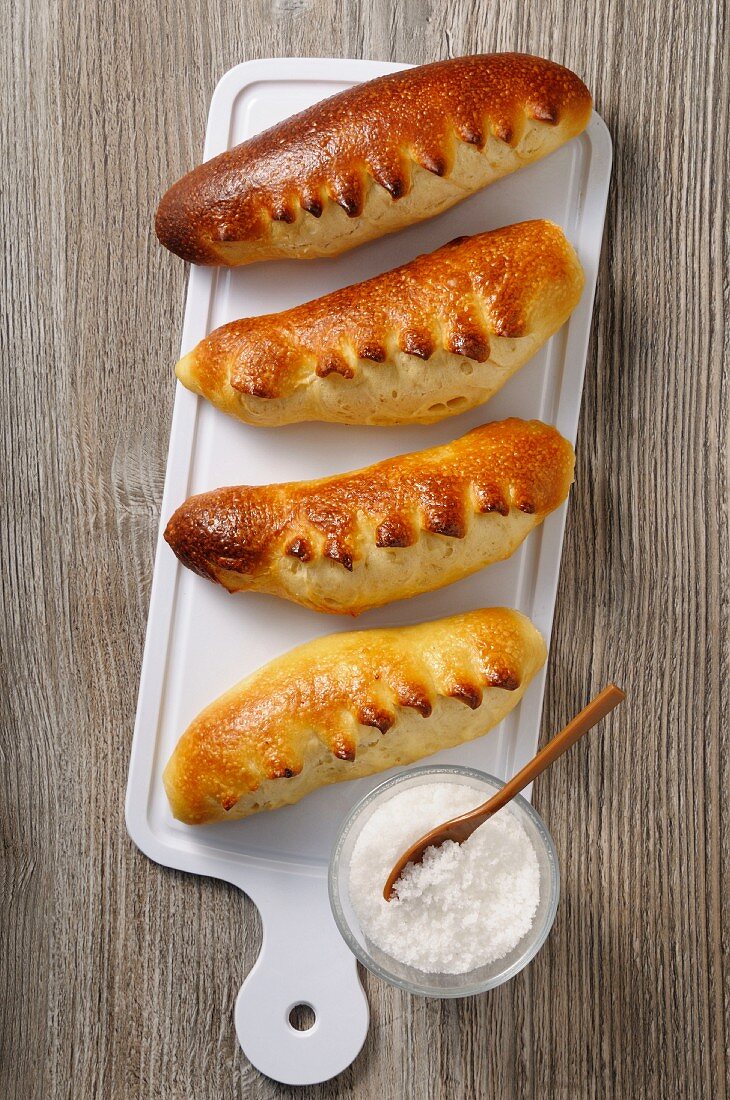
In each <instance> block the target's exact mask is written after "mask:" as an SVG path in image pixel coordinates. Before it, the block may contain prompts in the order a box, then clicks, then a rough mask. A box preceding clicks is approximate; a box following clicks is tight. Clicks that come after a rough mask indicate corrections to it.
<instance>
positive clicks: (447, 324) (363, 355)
mask: <svg viewBox="0 0 730 1100" xmlns="http://www.w3.org/2000/svg"><path fill="white" fill-rule="evenodd" d="M582 286H583V272H582V269H581V266H580V263H579V262H578V257H577V256H576V254H575V251H574V249H573V247H572V245H571V244H570V243H569V241H568V240H567V239H566V237H565V234H564V233H563V231H562V230H561V229H560V228H559V227H558V226H557V225H554V224H553V223H552V222H549V221H528V222H520V223H519V224H517V225H508V226H505V227H503V228H502V229H496V230H493V231H492V232H490V233H479V234H477V235H476V236H474V237H460V238H457V240H455V241H451V242H450V243H449V244H446V245H444V246H443V247H442V248H438V249H436V251H435V252H430V253H427V254H425V255H423V256H418V257H417V258H416V259H415V260H411V262H410V263H407V264H404V265H403V266H402V267H398V268H395V269H394V270H393V271H386V272H384V273H383V274H382V275H376V276H375V277H374V278H372V279H368V280H367V281H366V282H364V283H356V284H355V285H353V286H347V287H344V288H343V289H342V290H336V291H334V293H332V294H327V295H325V296H324V297H323V298H317V299H315V300H314V301H311V302H305V303H304V304H303V305H300V306H295V307H294V308H293V309H288V310H286V311H284V312H282V313H277V314H268V315H265V316H262V317H244V318H242V319H241V320H238V321H232V322H231V323H230V324H227V325H223V326H221V328H218V329H216V330H215V331H214V332H212V333H211V334H210V335H209V336H207V337H206V338H205V339H204V340H202V341H201V342H200V343H199V344H198V345H197V347H196V348H195V349H194V351H192V352H191V353H190V356H189V358H190V359H191V360H192V361H193V366H192V367H191V368H190V369H192V370H193V372H194V375H195V379H196V385H197V386H198V387H199V389H200V391H201V392H202V393H204V394H208V393H211V394H212V393H215V392H216V391H217V390H218V389H219V388H220V387H221V386H223V385H225V384H226V383H230V385H231V386H232V387H233V389H234V390H238V391H239V392H240V393H245V394H249V395H250V396H252V397H261V398H276V397H286V396H288V395H289V394H291V393H292V392H293V391H294V390H295V389H296V388H297V386H299V385H301V384H302V383H304V382H306V380H307V378H308V377H309V376H311V375H312V372H314V374H316V375H318V376H319V377H320V378H324V377H326V376H327V375H329V374H335V373H336V374H339V375H341V376H342V377H344V378H353V377H354V376H355V373H356V371H357V361H358V360H371V361H373V362H376V363H382V362H384V361H385V360H386V358H387V357H388V355H389V354H392V351H393V350H394V345H395V346H397V347H398V348H399V349H400V350H401V351H404V352H406V353H407V354H408V355H414V356H418V357H419V358H421V359H429V358H430V357H431V356H432V355H433V353H434V352H435V351H436V350H438V349H439V348H444V349H445V350H446V351H450V352H453V353H454V354H456V355H463V356H465V357H466V358H468V359H472V360H474V361H475V362H477V363H484V362H486V360H487V359H488V358H489V355H490V340H491V339H494V338H495V337H505V338H508V339H514V338H518V337H522V336H525V335H529V334H530V333H531V332H532V331H533V330H534V329H535V328H536V327H539V328H540V329H542V328H543V327H545V315H547V316H549V317H550V318H553V317H554V318H556V323H555V324H554V325H550V326H548V327H549V328H554V327H557V325H558V324H560V323H562V321H564V319H565V318H566V317H567V316H568V315H569V313H570V311H571V309H572V308H573V307H574V306H575V303H576V302H577V300H578V298H579V297H580V293H581V289H582ZM536 311H537V312H539V314H540V315H539V317H535V316H534V314H535V313H536Z"/></svg>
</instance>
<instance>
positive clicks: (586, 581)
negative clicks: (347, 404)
mask: <svg viewBox="0 0 730 1100" xmlns="http://www.w3.org/2000/svg"><path fill="white" fill-rule="evenodd" d="M2 19H3V24H4V28H3V29H4V33H3V35H2V47H1V49H2V78H3V79H2V85H1V87H0V97H1V98H2V101H3V103H2V106H3V110H2V115H1V116H0V117H1V120H2V121H0V151H1V153H2V172H3V187H2V193H1V194H0V224H1V225H2V231H3V240H4V242H5V247H4V249H3V268H4V270H3V298H4V306H5V308H4V310H3V323H2V327H1V328H0V341H1V344H2V353H3V354H2V362H3V370H2V375H1V376H0V392H1V394H2V409H3V419H2V426H1V428H0V456H1V457H0V461H1V462H2V477H0V493H1V494H2V506H3V522H2V525H1V526H0V547H1V552H2V566H3V568H2V611H3V621H4V632H3V640H2V661H1V666H0V667H1V669H2V678H3V685H2V688H3V690H2V696H1V698H2V704H1V705H2V719H3V721H2V730H3V739H2V762H3V779H2V793H3V796H4V802H3V813H2V830H3V847H4V859H3V862H2V889H1V890H0V910H1V911H2V917H3V924H2V948H1V950H0V968H1V969H2V980H3V985H4V992H5V996H4V997H3V998H2V1004H1V1005H0V1041H1V1043H2V1047H1V1049H0V1095H2V1096H3V1097H5V1096H7V1097H16V1096H17V1097H23V1098H24V1100H26V1098H28V1097H43V1098H48V1097H53V1098H61V1097H69V1098H74V1100H78V1098H83V1100H86V1098H88V1097H94V1098H95V1097H103V1098H105V1100H106V1098H113V1100H117V1098H119V1100H127V1098H136V1097H140V1098H156V1097H165V1098H167V1100H177V1098H180V1100H182V1098H186V1100H187V1098H191V1097H195V1100H207V1098H208V1097H210V1098H211V1100H213V1098H215V1100H227V1098H231V1097H251V1098H256V1100H258V1098H263V1097H284V1096H290V1095H291V1096H292V1097H293V1096H295V1095H297V1091H296V1090H292V1089H286V1088H282V1087H280V1086H278V1085H276V1084H274V1083H273V1082H271V1081H269V1080H267V1079H264V1078H262V1077H261V1076H260V1075H259V1074H257V1073H256V1072H255V1071H254V1070H253V1069H252V1068H251V1067H250V1066H249V1065H248V1064H247V1062H246V1060H245V1059H244V1058H243V1056H242V1055H241V1053H240V1051H239V1050H238V1047H237V1043H236V1039H235V1034H234V1029H233V1018H232V1010H233V998H234V996H235V994H236V992H237V991H238V988H239V985H240V982H241V979H242V977H243V976H244V974H245V972H246V970H247V969H248V968H249V967H250V966H251V964H252V963H253V960H254V959H255V957H256V954H257V951H258V943H259V935H260V929H259V925H258V919H257V916H256V912H255V910H254V908H253V906H252V905H251V904H250V903H249V902H248V901H247V900H246V899H245V898H242V897H241V896H240V895H239V894H238V893H237V892H236V891H235V890H234V889H233V888H230V887H228V886H226V885H223V884H220V883H216V882H214V881H208V880H199V879H197V878H195V877H192V876H185V875H181V874H177V873H173V872H168V871H164V870H162V869H160V868H158V867H156V866H154V865H153V864H151V863H150V862H149V861H148V860H146V859H145V857H144V856H142V855H141V854H140V853H139V852H137V851H136V850H135V849H134V847H133V845H132V844H131V842H130V841H129V839H128V838H127V835H126V833H125V829H124V822H123V794H124V786H125V781H126V771H127V762H128V752H129V744H130V739H131V730H132V724H133V715H134V707H135V700H136V694H137V686H138V677H139V669H140V661H141V655H142V645H143V636H144V628H145V619H146V613H147V604H148V598H149V586H150V579H151V572H152V554H153V545H154V540H155V535H156V529H157V522H158V510H159V505H160V498H161V492H162V482H163V475H164V465H165V455H166V449H167V440H168V431H169V422H170V414H171V408H172V398H173V374H172V370H171V363H172V362H173V361H174V358H175V353H176V351H177V349H178V345H179V334H180V322H181V313H182V303H183V294H184V283H185V274H184V268H183V265H182V264H181V263H179V262H178V261H177V260H175V259H174V258H173V257H171V256H168V255H167V254H166V253H164V252H163V250H162V249H161V248H159V247H158V246H157V244H156V243H155V241H154V239H153V236H152V233H151V224H152V215H153V211H154V208H155V205H156V201H157V199H158V196H159V195H160V193H161V191H162V189H163V188H164V186H166V184H167V183H168V182H169V181H170V180H172V179H174V178H176V177H177V176H178V175H179V174H181V173H182V171H183V170H185V169H187V168H188V167H189V166H190V165H192V164H193V163H194V162H195V161H196V159H197V157H198V155H199V151H200V148H201V146H202V135H203V130H204V124H205V117H206V111H207V106H208V101H209V99H210V95H211V92H212V90H213V87H214V85H215V82H216V81H217V79H218V78H219V76H220V75H221V74H222V73H223V72H224V71H225V70H226V69H228V68H229V67H230V66H231V65H233V64H234V63H236V62H238V61H240V60H242V59H244V58H252V57H259V56H267V55H297V54H303V55H307V54H312V55H320V56H321V55H330V54H331V55H337V56H354V57H374V58H382V59H398V60H404V61H413V62H421V61H426V60H429V59H432V58H436V57H446V56H450V55H454V54H461V53H468V52H472V51H479V50H491V49H521V50H528V51H532V52H535V53H541V54H545V55H547V56H551V57H553V58H554V59H555V60H557V61H560V62H563V63H565V64H567V65H569V66H570V67H572V68H575V69H576V70H577V71H578V72H579V73H580V74H581V75H582V76H583V77H584V78H585V79H586V81H587V82H588V84H589V86H591V87H592V89H593V91H594V93H595V98H596V103H597V106H598V108H599V110H600V111H601V112H602V114H603V116H604V118H605V119H606V121H607V123H608V125H609V128H610V130H611V132H612V135H613V138H614V145H615V168H614V179H613V187H612V191H611V199H610V208H609V217H608V223H607V229H606V239H605V247H604V257H603V263H602V267H601V273H600V282H599V291H598V297H597V303H596V313H595V323H594V334H593V342H592V345H591V350H590V357H589V369H588V381H587V387H586V393H585V399H584V404H583V416H582V422H581V432H580V438H579V448H578V454H579V466H578V483H577V491H576V492H575V494H574V496H573V498H572V504H571V508H570V513H569V521H568V533H567V540H566V546H565V556H564V565H563V572H562V580H561V589H560V599H559V603H558V611H557V618H556V625H555V635H554V645H553V657H552V664H551V670H550V675H549V689H548V695H547V701H546V707H545V734H546V735H548V734H549V732H551V731H554V730H555V729H557V728H559V726H560V725H561V724H562V723H563V722H564V721H565V720H566V719H567V718H568V717H569V716H570V715H571V713H573V712H575V711H576V710H578V709H579V708H580V706H581V705H582V704H583V703H584V702H585V700H586V699H587V698H588V697H589V696H590V695H591V694H592V693H594V692H595V691H596V690H598V689H599V688H600V687H602V686H603V684H604V683H605V682H606V681H607V680H608V679H615V680H616V681H617V682H618V683H619V684H621V685H622V686H623V687H624V688H625V690H626V691H627V693H628V697H629V703H628V704H627V705H626V706H625V707H624V708H622V709H623V713H622V714H621V716H620V718H619V717H617V718H615V719H614V720H612V722H610V723H608V724H607V728H606V732H605V734H604V735H603V736H602V737H601V736H599V737H594V738H591V739H589V740H588V741H587V742H586V743H585V744H584V745H582V746H581V747H580V748H579V749H576V751H575V752H574V753H572V754H570V755H569V756H567V757H566V758H565V759H564V760H562V761H561V762H560V763H559V764H557V765H556V766H555V768H554V769H553V770H552V774H551V777H550V781H549V782H543V783H542V784H540V785H539V786H538V788H537V791H536V801H537V804H538V807H539V809H540V810H541V812H542V813H543V814H544V816H545V818H546V820H547V822H548V823H549V825H550V827H551V829H552V831H553V834H554V836H555V839H556V843H557V846H558V850H559V853H560V859H561V865H562V872H563V879H564V882H563V898H562V902H561V906H560V910H559V914H558V919H557V923H556V925H555V929H554V932H553V934H552V936H551V939H550V941H549V943H548V945H547V946H546V948H545V949H544V950H543V951H542V952H541V954H540V955H539V956H538V958H537V959H536V961H535V962H534V963H533V965H532V966H531V967H530V968H529V969H528V970H527V971H526V972H525V973H524V974H522V975H521V976H520V977H518V978H517V979H516V980H515V981H513V982H512V983H510V984H509V985H507V986H505V987H503V988H501V989H499V990H497V991H496V992H494V993H492V994H490V995H488V996H483V997H476V998H472V999H470V1000H465V1001H461V1002H443V1003H441V1002H435V1001H434V1002H428V1001H425V1000H420V999H411V998H408V997H407V996H406V995H404V994H400V993H398V992H396V991H394V990H391V989H389V988H386V987H385V986H384V985H382V984H381V983H380V982H378V981H376V980H375V979H371V978H370V977H367V978H366V986H367V991H368V995H369V998H370V1003H371V1006H372V1014H373V1025H372V1029H371V1032H370V1035H369V1038H368V1041H367V1045H366V1048H365V1050H364V1051H363V1053H362V1054H361V1055H360V1057H359V1058H358V1060H357V1061H356V1062H355V1064H354V1065H353V1066H352V1067H351V1068H350V1069H349V1070H348V1071H347V1072H346V1073H344V1074H343V1075H342V1076H341V1077H340V1078H338V1079H337V1080H335V1081H333V1082H331V1083H329V1084H327V1085H323V1086H321V1087H318V1088H314V1089H311V1090H308V1095H311V1096H312V1097H321V1098H322V1100H325V1098H327V1100H329V1098H332V1097H336V1096H343V1097H344V1096H352V1095H356V1096H357V1097H359V1098H362V1100H368V1098H371V1097H372V1098H382V1097H388V1098H390V1097H393V1098H400V1097H408V1098H409V1100H410V1098H414V1100H427V1098H428V1100H434V1098H442V1097H444V1098H461V1097H479V1098H482V1097H499V1098H500V1100H509V1098H513V1097H535V1098H540V1100H542V1098H544V1097H550V1098H562V1097H566V1098H571V1100H572V1098H581V1100H582V1098H588V1097H610V1098H625V1097H642V1098H653V1097H657V1098H660V1097H661V1098H664V1097H670V1096H671V1097H674V1096H683V1097H713V1098H718V1100H719V1098H725V1097H727V1095H728V1093H729V1092H730V1080H729V1078H728V1064H727V1059H726V1050H727V1046H728V1041H729V1040H730V989H729V985H728V974H729V971H730V962H729V960H728V950H729V947H728V945H729V943H730V926H729V925H728V916H727V908H728V906H727V903H728V900H729V899H730V877H729V876H730V872H729V870H728V847H729V844H730V842H729V839H728V834H729V831H730V812H729V811H728V805H727V804H728V798H727V793H728V790H729V789H730V774H729V772H730V766H729V764H728V751H727V738H728V683H729V682H730V659H729V654H728V631H727V626H728V602H729V601H728V592H729V591H730V586H729V583H728V582H729V570H728V548H729V538H728V535H729V532H728V493H727V488H728V485H727V482H728V468H729V467H728V457H729V447H728V422H729V413H730V410H729V409H728V376H727V372H726V368H725V364H726V362H727V360H728V351H729V350H730V349H729V348H728V328H727V324H726V320H725V318H726V314H727V310H728V300H727V293H728V291H727V274H726V273H727V269H728V261H729V260H730V256H729V255H728V251H729V249H728V224H729V222H728V215H729V213H730V210H729V209H728V205H729V204H728V196H727V179H728V170H729V169H730V163H729V159H728V149H730V141H729V140H728V138H729V136H730V135H729V134H728V99H729V92H730V88H729V83H728V81H729V78H728V73H729V72H730V65H729V64H728V62H729V61H730V58H729V57H728V42H729V41H730V34H729V28H728V25H727V10H726V7H725V4H724V3H722V2H718V3H716V4H714V5H713V4H712V3H709V2H706V3H703V2H701V0H695V2H694V3H692V2H690V3H686V2H684V3H680V2H671V3H666V4H656V3H650V2H649V0H625V2H624V3H618V2H617V0H608V2H606V3H604V4H600V5H598V4H596V5H593V4H589V5H583V6H580V7H579V8H578V7H576V6H575V5H574V4H572V3H570V2H569V0H504V2H503V3H501V4H486V3H485V4H473V3H469V2H466V0H450V2H449V3H446V2H445V0H433V2H431V0H411V2H409V3H408V4H397V3H395V2H393V0H367V2H366V0H361V2H358V0H351V2H349V3H345V4H343V3H341V2H336V0H267V2H265V0H251V2H249V3H246V4H241V3H240V2H233V0H221V2H220V3H216V4H210V3H207V2H204V0H156V2H154V3H153V2H152V0H130V3H127V4H99V3H97V2H96V0H73V2H72V0H46V2H45V3H41V4H34V5H30V4H25V5H23V4H20V3H18V2H17V0H16V2H15V3H9V4H6V5H5V6H4V9H3V15H2Z"/></svg>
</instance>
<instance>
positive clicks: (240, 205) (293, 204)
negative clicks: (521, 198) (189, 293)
mask: <svg viewBox="0 0 730 1100" xmlns="http://www.w3.org/2000/svg"><path fill="white" fill-rule="evenodd" d="M591 106H592V104H591V96H590V93H589V92H588V89H587V88H586V87H585V85H584V84H583V82H582V81H581V80H580V79H579V78H578V77H577V76H576V75H575V74H574V73H572V72H570V70H568V69H565V68H563V67H562V66H561V65H556V64H555V63H554V62H551V61H546V60H544V59H542V58H539V57H532V56H529V55H526V54H515V53H503V54H484V55H477V56H473V57H460V58H455V59H453V60H450V61H438V62H435V63H433V64H431V65H423V66H420V67H417V68H413V69H407V70H404V71H402V72H397V73H392V74H390V75H388V76H384V77H380V78H378V79H377V80H372V81H368V82H366V83H364V84H360V85H357V86H355V87H353V88H351V89H349V90H347V91H345V92H341V93H339V94H338V95H335V96H332V97H331V98H330V99H326V100H323V101H322V102H320V103H317V104H315V105H314V106H313V107H310V108H309V109H308V110H305V111H302V112H301V113H300V114H297V115H294V116H292V117H291V118H289V119H286V120H285V121H284V122H281V123H279V125H277V126H274V127H272V128H271V129H270V130H266V131H265V132H264V133H262V134H259V135H258V136H256V137H253V138H250V139H249V140H248V141H245V142H243V143H242V144H241V145H238V146H236V147H235V148H233V149H231V150H229V151H228V152H226V153H222V154H221V155H220V156H218V157H215V158H213V159H212V160H210V161H207V162H206V163H205V164H202V165H200V166H199V167H198V168H195V169H194V170H193V171H192V172H189V173H188V175H186V176H184V177H183V178H182V179H181V180H179V181H178V183H176V184H175V185H174V186H173V187H171V188H170V190H169V191H168V192H167V194H166V195H165V196H164V197H163V199H162V201H161V203H160V206H159V209H158V211H157V218H156V226H155V227H156V231H157V236H158V237H159V239H160V241H161V242H162V243H163V244H164V245H165V246H166V247H167V248H169V249H171V251H173V252H175V253H177V254H178V255H179V256H182V257H183V259H185V260H189V261H190V262H191V263H197V264H226V265H229V266H236V265H239V264H246V263H251V262H252V261H255V260H262V259H276V258H282V257H291V258H307V257H309V256H323V255H334V254H336V253H337V252H341V251H343V250H345V249H347V248H351V247H353V246H354V245H357V244H360V243H361V242H362V241H365V240H370V239H372V238H373V237H379V236H381V235H382V234H383V233H388V232H391V231H392V230H394V229H398V228H400V227H401V226H403V225H409V224H411V223H412V222H415V221H420V220H421V219H423V218H427V217H431V216H432V215H433V214H435V213H438V212H439V211H441V210H444V209H447V208H448V207H449V206H451V205H453V204H454V203H455V202H458V201H459V200H460V199H462V198H464V197H465V196H466V195H467V194H471V193H472V192H473V191H476V190H478V189H479V188H481V187H484V186H486V185H487V184H489V183H491V182H493V181H494V180H496V179H499V178H500V177H501V176H504V175H506V174H507V173H509V172H512V171H514V170H515V169H517V168H520V167H521V166H522V165H524V164H528V163H530V162H531V161H533V160H536V159H538V158H539V157H542V156H544V155H545V154H547V153H549V152H552V150H553V149H556V148H558V147H559V146H560V145H562V144H563V143H564V142H566V141H568V140H569V139H570V138H572V137H574V136H575V135H576V134H578V133H580V132H581V130H583V129H584V128H585V126H586V125H587V122H588V119H589V118H590V114H591Z"/></svg>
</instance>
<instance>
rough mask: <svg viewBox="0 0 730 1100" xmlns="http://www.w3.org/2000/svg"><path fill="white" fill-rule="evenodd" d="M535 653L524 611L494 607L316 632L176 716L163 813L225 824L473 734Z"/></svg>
mask: <svg viewBox="0 0 730 1100" xmlns="http://www.w3.org/2000/svg"><path fill="white" fill-rule="evenodd" d="M545 657H546V650H545V643H544V642H543V640H542V637H541V636H540V634H539V632H538V631H537V630H536V629H535V627H534V626H533V625H532V623H531V622H530V620H529V619H527V618H525V616H524V615H520V614H519V613H518V612H516V611H510V610H508V609H506V608H495V609H491V610H488V611H471V612H469V613H468V614H466V615H454V616H452V617H451V618H448V619H440V620H437V621H436V622H431V623H423V624H422V625H419V626H409V627H401V628H397V629H391V630H364V631H357V632H353V633H348V634H333V635H330V636H329V637H325V638H316V639H315V640H314V641H313V642H308V643H307V644H306V645H303V646H300V647H299V648H298V649H294V650H292V652H291V653H287V654H285V655H284V656H283V657H278V658H277V659H276V660H274V661H271V663H270V664H268V665H266V666H265V667H264V668H261V669H259V670H258V672H255V673H254V674H253V675H252V676H249V677H248V678H247V679H245V680H242V681H241V682H240V683H239V684H237V685H236V686H235V687H234V688H231V690H230V691H228V692H227V693H226V694H225V695H222V696H221V697H220V699H217V700H216V701H215V702H214V703H211V705H210V706H209V707H206V709H205V710H204V711H203V712H202V713H201V714H199V715H198V717H197V718H196V719H195V721H194V722H193V723H192V724H191V725H190V726H188V728H187V730H186V731H185V733H184V734H183V735H182V737H181V738H180V741H179V742H178V744H177V747H176V749H175V751H174V753H173V755H172V757H171V759H170V761H169V763H168V765H167V767H166V769H165V773H164V782H165V789H166V791H167V797H168V798H169V800H170V805H171V807H172V812H173V813H174V815H175V817H176V818H178V819H179V820H180V821H185V822H187V824H189V825H200V824H203V823H205V822H210V821H232V820H235V819H236V818H241V817H246V816H248V815H249V814H253V813H256V812H257V811H259V810H273V809H276V808H277V807H278V806H286V805H289V804H290V803H292V802H298V801H299V799H300V798H303V797H304V795H306V794H309V793H310V791H313V790H315V789H316V788H317V787H323V786H325V785H326V784H328V783H339V782H341V781H342V780H344V779H358V778H359V777H360V776H363V775H372V774H373V772H378V771H383V770H384V769H385V768H392V767H394V766H395V765H402V764H410V763H411V762H412V761H414V760H419V759H420V758H421V757H423V756H430V755H431V754H432V753H435V752H438V751H439V750H440V749H447V748H451V747H452V746H453V745H461V744H463V743H464V742H465V741H472V740H474V738H475V737H481V735H482V734H483V733H486V732H487V730H489V729H491V728H492V726H495V725H496V724H497V723H498V722H501V721H502V719H503V718H504V717H505V715H507V714H509V712H510V711H511V710H512V709H513V707H515V706H516V705H517V703H518V702H519V700H520V699H521V698H522V695H523V694H524V691H525V689H526V687H527V685H528V684H529V682H530V680H531V679H532V677H533V676H534V675H535V673H536V672H537V670H538V669H539V668H540V667H541V666H542V665H543V664H544V662H545Z"/></svg>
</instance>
